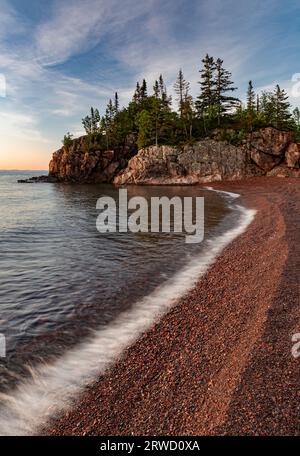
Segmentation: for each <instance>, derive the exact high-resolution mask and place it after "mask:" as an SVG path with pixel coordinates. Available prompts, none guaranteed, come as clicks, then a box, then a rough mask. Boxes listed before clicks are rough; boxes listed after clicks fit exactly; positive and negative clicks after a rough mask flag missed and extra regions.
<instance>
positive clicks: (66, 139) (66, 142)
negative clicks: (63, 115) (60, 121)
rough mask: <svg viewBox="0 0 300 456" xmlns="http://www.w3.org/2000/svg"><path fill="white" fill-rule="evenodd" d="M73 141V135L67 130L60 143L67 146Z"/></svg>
mask: <svg viewBox="0 0 300 456" xmlns="http://www.w3.org/2000/svg"><path fill="white" fill-rule="evenodd" d="M72 142H73V135H71V133H70V132H68V133H67V134H66V135H65V136H64V139H63V140H62V143H63V145H64V146H65V147H69V146H70V145H71V144H72Z"/></svg>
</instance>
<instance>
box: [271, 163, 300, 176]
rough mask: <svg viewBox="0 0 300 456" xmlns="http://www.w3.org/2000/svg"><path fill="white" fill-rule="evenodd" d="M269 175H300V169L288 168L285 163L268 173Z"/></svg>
mask: <svg viewBox="0 0 300 456" xmlns="http://www.w3.org/2000/svg"><path fill="white" fill-rule="evenodd" d="M267 176H269V177H300V169H295V168H288V167H287V166H285V165H284V164H282V165H279V166H276V167H275V168H273V169H272V171H270V172H268V173H267Z"/></svg>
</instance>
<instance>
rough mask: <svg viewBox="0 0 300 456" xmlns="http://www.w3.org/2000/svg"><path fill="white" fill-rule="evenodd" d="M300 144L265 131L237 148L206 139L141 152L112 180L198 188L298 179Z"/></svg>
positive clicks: (289, 135)
mask: <svg viewBox="0 0 300 456" xmlns="http://www.w3.org/2000/svg"><path fill="white" fill-rule="evenodd" d="M299 168H300V144H297V143H295V142H294V135H293V133H291V132H282V131H278V130H276V129H274V128H271V127H270V128H265V129H262V130H259V131H257V132H254V133H252V134H251V135H248V136H247V137H246V138H245V139H244V141H243V144H241V145H240V146H238V147H236V146H233V145H230V144H228V143H227V142H224V141H219V140H214V139H206V140H203V141H200V142H198V143H196V144H194V145H193V146H185V147H183V148H180V147H170V146H158V147H156V146H152V147H148V148H146V149H142V150H140V151H139V153H138V154H137V155H136V156H134V157H133V158H132V159H131V160H130V161H129V163H128V166H127V168H126V169H125V170H123V171H121V173H119V175H118V176H116V177H115V179H114V183H115V184H116V185H122V184H138V183H139V184H197V183H206V182H212V181H220V180H236V179H242V178H244V177H251V176H263V175H267V176H279V177H300V169H299Z"/></svg>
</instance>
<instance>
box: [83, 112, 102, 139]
mask: <svg viewBox="0 0 300 456" xmlns="http://www.w3.org/2000/svg"><path fill="white" fill-rule="evenodd" d="M100 121H101V118H100V114H99V111H98V109H94V108H93V107H92V108H91V115H90V116H86V117H85V118H84V119H82V124H83V127H84V129H85V132H86V134H87V135H93V134H95V133H97V132H99V131H100Z"/></svg>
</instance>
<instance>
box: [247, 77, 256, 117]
mask: <svg viewBox="0 0 300 456" xmlns="http://www.w3.org/2000/svg"><path fill="white" fill-rule="evenodd" d="M247 110H248V111H249V112H251V113H253V112H254V111H255V92H254V90H253V84H252V81H249V84H248V90H247Z"/></svg>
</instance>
